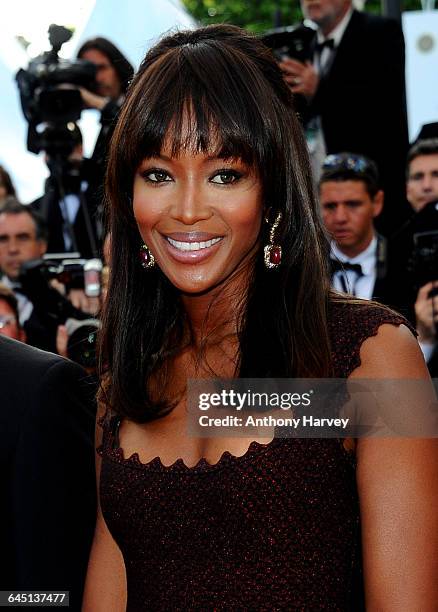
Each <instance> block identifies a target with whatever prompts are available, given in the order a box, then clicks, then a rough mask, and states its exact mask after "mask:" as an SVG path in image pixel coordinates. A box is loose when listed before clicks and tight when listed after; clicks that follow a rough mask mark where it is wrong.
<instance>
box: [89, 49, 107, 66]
mask: <svg viewBox="0 0 438 612" xmlns="http://www.w3.org/2000/svg"><path fill="white" fill-rule="evenodd" d="M82 59H86V60H88V61H89V62H93V64H110V65H112V64H111V62H110V60H109V58H108V57H107V56H106V55H105V54H104V53H102V51H99V50H98V49H88V51H84V53H82Z"/></svg>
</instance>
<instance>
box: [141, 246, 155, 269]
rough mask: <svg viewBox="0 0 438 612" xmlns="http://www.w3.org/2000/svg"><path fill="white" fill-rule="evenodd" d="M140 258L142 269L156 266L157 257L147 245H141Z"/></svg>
mask: <svg viewBox="0 0 438 612" xmlns="http://www.w3.org/2000/svg"><path fill="white" fill-rule="evenodd" d="M139 257H140V264H141V266H142V268H145V269H146V268H153V267H154V266H155V257H154V256H153V255H152V253H151V251H150V250H149V247H148V246H147V245H146V244H142V245H141V247H140V252H139Z"/></svg>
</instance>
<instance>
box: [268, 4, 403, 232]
mask: <svg viewBox="0 0 438 612" xmlns="http://www.w3.org/2000/svg"><path fill="white" fill-rule="evenodd" d="M302 9H303V13H304V15H305V17H306V18H308V19H310V20H311V21H312V22H314V23H315V24H316V25H317V30H316V32H315V34H314V36H313V39H312V41H311V43H310V47H309V50H308V56H309V60H308V61H305V62H301V61H297V60H295V59H287V58H286V59H284V60H283V61H282V62H281V63H280V67H281V69H282V70H283V71H284V75H285V80H286V82H287V83H288V84H289V86H290V88H291V90H292V92H293V93H294V94H297V95H299V96H300V97H301V98H305V100H306V102H307V104H306V109H305V111H304V112H303V121H304V123H305V127H306V128H307V133H308V135H309V139H310V140H311V141H312V142H320V143H321V142H322V144H323V147H321V146H320V147H319V148H317V150H320V151H323V149H324V148H325V152H326V153H327V154H330V153H339V152H342V151H351V152H354V153H360V154H363V155H366V156H367V157H369V158H370V159H373V160H374V161H375V162H376V163H377V166H378V169H379V174H380V178H381V184H382V188H383V190H384V192H385V211H384V213H383V215H382V217H381V218H380V219H379V226H380V227H381V230H382V231H384V233H385V235H389V234H390V233H391V232H392V231H394V230H395V229H396V227H398V226H399V225H401V224H402V222H403V221H404V220H405V219H407V218H408V216H409V207H408V205H407V204H406V203H405V193H404V167H405V159H406V153H407V149H408V131H407V118H406V102H405V55H404V40H403V33H402V30H401V27H400V25H399V24H398V23H397V22H396V21H393V20H391V19H387V18H383V17H378V16H374V15H370V14H366V13H362V12H358V11H357V10H354V9H353V6H352V3H351V0H302ZM309 139H308V140H309ZM323 158H324V155H322V158H321V162H322V159H323Z"/></svg>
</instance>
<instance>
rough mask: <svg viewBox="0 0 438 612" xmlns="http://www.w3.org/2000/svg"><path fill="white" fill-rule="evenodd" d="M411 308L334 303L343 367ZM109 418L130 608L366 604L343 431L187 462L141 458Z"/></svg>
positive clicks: (105, 471)
mask: <svg viewBox="0 0 438 612" xmlns="http://www.w3.org/2000/svg"><path fill="white" fill-rule="evenodd" d="M403 322H404V319H403V318H402V317H399V316H398V315H396V314H395V313H391V312H388V311H387V310H383V309H381V308H378V307H375V306H368V305H360V306H354V305H344V304H339V305H333V306H332V313H331V318H330V328H331V338H332V347H333V360H334V364H335V376H336V377H337V378H342V377H347V376H348V375H349V374H350V373H351V372H352V371H353V370H354V369H355V368H356V367H357V366H358V365H359V364H360V358H359V349H360V346H361V344H362V342H363V341H364V340H365V339H366V338H368V337H369V336H372V335H375V334H376V333H377V330H378V328H379V326H380V325H381V324H383V323H391V324H394V325H400V324H401V323H403ZM117 429H118V419H117V417H114V418H112V419H110V420H108V421H107V422H106V424H105V425H104V437H103V444H102V446H101V447H100V449H99V452H100V453H101V455H102V471H101V480H100V495H101V504H102V512H103V516H104V518H105V521H106V523H107V525H108V527H109V530H110V532H111V534H112V535H113V537H114V539H115V541H116V542H117V544H118V546H119V547H120V549H121V551H122V553H123V557H124V560H125V564H126V572H127V581H128V606H127V610H128V611H129V612H134V611H135V612H138V611H148V612H149V611H155V610H157V611H167V610H182V611H188V610H221V611H230V612H235V611H240V610H266V611H269V612H271V611H274V610H309V611H312V612H313V611H315V610H358V609H361V601H362V594H361V575H360V566H361V562H360V558H361V554H360V524H359V505H358V496H357V489H356V479H355V462H354V456H353V455H352V454H351V453H349V452H347V451H346V450H344V447H343V446H342V441H340V440H337V439H328V440H323V439H310V440H309V439H285V438H276V439H274V440H273V441H272V442H271V443H270V444H267V445H262V444H259V443H257V442H253V443H252V444H251V445H250V447H249V449H248V451H247V452H246V454H245V455H243V456H242V457H234V456H232V455H231V454H229V453H227V452H226V453H224V455H223V456H222V458H221V459H220V460H219V462H218V463H217V464H216V465H210V464H208V463H207V462H206V461H205V460H203V459H201V461H200V462H199V463H198V464H197V465H196V466H195V467H192V468H188V467H186V466H185V465H184V463H183V462H182V461H181V460H178V461H177V462H176V463H174V464H172V465H171V466H168V467H165V466H164V465H163V464H162V463H161V461H160V460H159V459H158V458H156V459H154V460H153V461H151V462H149V463H147V464H142V463H141V462H140V461H139V458H138V456H137V455H136V454H134V455H133V456H132V457H130V458H127V459H125V458H124V456H123V452H122V451H121V449H120V448H119V447H118V439H117Z"/></svg>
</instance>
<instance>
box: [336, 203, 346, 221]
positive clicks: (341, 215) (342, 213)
mask: <svg viewBox="0 0 438 612" xmlns="http://www.w3.org/2000/svg"><path fill="white" fill-rule="evenodd" d="M334 221H335V223H339V224H342V223H346V222H347V221H348V212H347V209H346V207H345V206H342V205H338V206H336V209H335V211H334Z"/></svg>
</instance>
